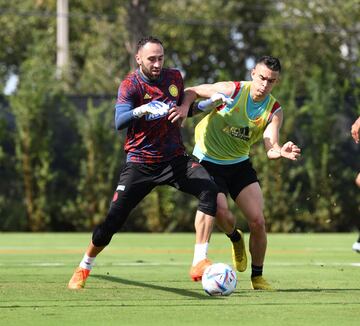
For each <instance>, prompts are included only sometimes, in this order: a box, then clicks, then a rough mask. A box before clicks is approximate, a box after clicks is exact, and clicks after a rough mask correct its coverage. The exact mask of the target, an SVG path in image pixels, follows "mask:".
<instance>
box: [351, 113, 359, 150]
mask: <svg viewBox="0 0 360 326" xmlns="http://www.w3.org/2000/svg"><path fill="white" fill-rule="evenodd" d="M359 131H360V117H358V118H357V120H356V121H355V122H354V123H353V125H352V126H351V136H352V138H354V140H355V143H357V144H358V143H359Z"/></svg>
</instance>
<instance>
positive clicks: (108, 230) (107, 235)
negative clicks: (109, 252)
mask: <svg viewBox="0 0 360 326" xmlns="http://www.w3.org/2000/svg"><path fill="white" fill-rule="evenodd" d="M125 220H126V217H124V216H121V214H120V212H119V210H118V209H116V207H114V206H113V207H112V208H111V209H110V211H109V213H108V215H107V216H106V219H105V221H104V222H103V223H101V224H100V225H98V226H97V227H96V228H95V230H94V232H93V236H92V242H93V244H94V245H95V246H96V247H104V246H107V245H108V244H109V243H110V241H111V238H112V236H113V235H114V234H115V233H116V232H117V231H118V230H120V228H121V227H122V226H123V224H124V223H125Z"/></svg>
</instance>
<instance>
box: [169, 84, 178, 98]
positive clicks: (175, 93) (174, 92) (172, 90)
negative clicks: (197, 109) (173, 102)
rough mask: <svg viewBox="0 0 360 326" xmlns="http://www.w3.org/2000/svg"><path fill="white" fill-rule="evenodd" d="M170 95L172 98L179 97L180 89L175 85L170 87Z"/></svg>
mask: <svg viewBox="0 0 360 326" xmlns="http://www.w3.org/2000/svg"><path fill="white" fill-rule="evenodd" d="M169 93H170V95H171V96H173V97H176V96H178V95H179V90H178V88H177V87H176V86H175V85H174V84H173V85H170V86H169Z"/></svg>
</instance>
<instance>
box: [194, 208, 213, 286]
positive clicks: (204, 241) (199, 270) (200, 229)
mask: <svg viewBox="0 0 360 326" xmlns="http://www.w3.org/2000/svg"><path fill="white" fill-rule="evenodd" d="M213 226H214V217H213V216H211V215H208V214H205V213H203V212H201V211H199V210H198V211H197V212H196V216H195V231H196V238H195V250H194V258H193V263H192V266H191V268H190V277H191V278H192V280H193V281H195V282H197V281H201V279H202V275H203V274H204V270H205V269H206V267H208V266H210V265H211V264H212V262H211V260H209V259H208V258H207V250H208V245H209V241H210V236H211V232H212V229H213Z"/></svg>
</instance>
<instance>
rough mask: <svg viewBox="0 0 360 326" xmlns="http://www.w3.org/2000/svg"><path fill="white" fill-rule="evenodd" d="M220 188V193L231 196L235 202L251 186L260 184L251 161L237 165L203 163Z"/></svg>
mask: <svg viewBox="0 0 360 326" xmlns="http://www.w3.org/2000/svg"><path fill="white" fill-rule="evenodd" d="M201 165H202V166H204V167H205V169H206V170H207V171H208V172H209V174H210V175H211V177H212V178H213V180H214V181H215V183H216V184H217V186H218V188H219V192H222V193H224V194H225V195H227V194H230V196H231V198H232V199H233V200H235V199H236V197H237V196H238V194H239V193H240V192H241V190H243V189H244V188H245V187H246V186H248V185H249V184H252V183H254V182H259V180H258V178H257V175H256V171H255V170H254V168H253V167H252V164H251V162H250V160H249V159H247V160H245V161H242V162H240V163H235V164H226V165H220V164H215V163H211V162H208V161H201Z"/></svg>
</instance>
